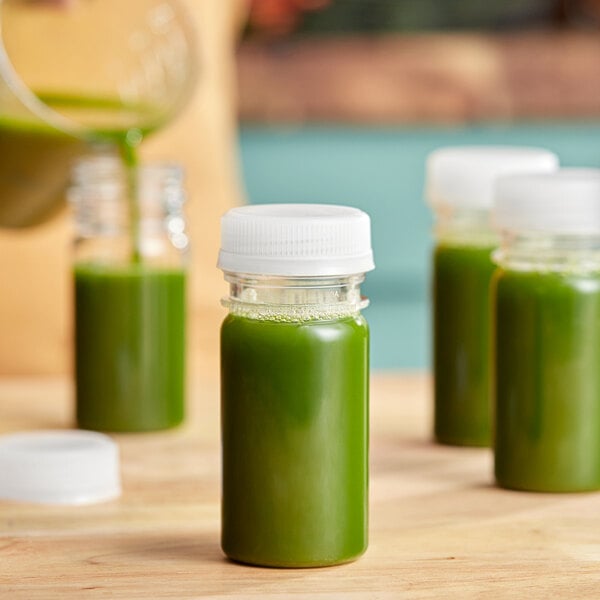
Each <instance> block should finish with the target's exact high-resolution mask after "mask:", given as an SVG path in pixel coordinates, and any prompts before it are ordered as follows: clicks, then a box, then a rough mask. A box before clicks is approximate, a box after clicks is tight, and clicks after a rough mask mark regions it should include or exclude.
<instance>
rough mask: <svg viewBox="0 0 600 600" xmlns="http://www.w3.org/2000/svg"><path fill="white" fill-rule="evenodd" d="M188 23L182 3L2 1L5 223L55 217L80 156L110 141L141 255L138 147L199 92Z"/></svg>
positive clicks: (0, 119)
mask: <svg viewBox="0 0 600 600" xmlns="http://www.w3.org/2000/svg"><path fill="white" fill-rule="evenodd" d="M189 23H190V19H189V16H188V15H187V14H186V13H185V11H184V9H183V8H182V7H181V6H180V5H179V4H178V2H177V1H176V0H168V1H165V0H128V2H126V3H124V2H122V0H102V2H98V1H97V0H73V1H72V2H69V3H65V6H64V7H57V6H56V3H52V2H47V3H44V2H43V1H38V2H27V1H24V0H0V227H5V228H22V227H29V226H32V225H36V224H39V223H42V222H44V221H46V220H48V219H49V218H51V217H52V216H53V215H54V214H55V213H56V212H57V211H58V210H60V208H61V207H62V206H63V204H64V201H65V188H66V186H67V184H68V181H69V176H70V170H71V167H72V165H73V162H74V161H75V160H76V159H77V158H78V157H79V156H81V155H82V154H85V153H87V152H89V151H90V149H91V148H93V147H94V146H95V145H98V144H101V145H102V146H103V147H106V146H107V145H109V146H111V147H112V148H113V149H114V151H115V152H117V153H119V154H120V156H121V158H122V161H123V165H124V168H125V170H126V173H127V181H128V191H129V194H128V195H129V207H130V215H129V217H130V222H131V232H132V259H133V260H134V261H137V260H138V258H139V247H138V246H139V244H138V240H137V220H138V214H137V212H138V208H137V198H136V185H135V182H136V172H135V168H136V164H137V149H138V146H139V144H140V143H141V142H142V140H143V139H144V137H145V136H147V135H148V134H150V133H152V132H153V131H155V130H157V129H159V128H160V127H161V126H163V125H164V124H166V123H167V122H168V121H170V120H171V119H172V118H173V117H174V116H175V115H176V114H177V112H178V111H179V110H180V108H181V106H182V105H183V103H184V102H185V101H186V100H187V99H188V98H189V96H190V95H191V91H192V89H193V86H194V83H195V75H196V73H197V65H196V55H195V40H194V33H193V31H191V29H190V25H189Z"/></svg>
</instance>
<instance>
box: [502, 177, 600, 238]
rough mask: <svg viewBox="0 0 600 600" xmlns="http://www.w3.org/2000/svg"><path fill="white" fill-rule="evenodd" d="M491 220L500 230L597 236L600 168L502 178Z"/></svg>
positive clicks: (599, 217)
mask: <svg viewBox="0 0 600 600" xmlns="http://www.w3.org/2000/svg"><path fill="white" fill-rule="evenodd" d="M492 221H493V224H494V226H495V227H496V228H497V229H499V230H502V231H512V232H524V233H525V232H545V233H553V234H558V235H560V234H566V235H569V234H575V235H585V234H591V235H600V169H560V170H558V171H555V172H554V173H538V174H528V175H511V176H505V177H501V178H499V179H498V181H497V182H496V186H495V201H494V211H493V214H492Z"/></svg>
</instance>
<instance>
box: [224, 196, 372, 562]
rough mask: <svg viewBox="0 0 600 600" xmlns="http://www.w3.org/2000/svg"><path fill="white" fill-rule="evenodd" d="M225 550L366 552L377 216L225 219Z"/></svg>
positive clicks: (242, 214)
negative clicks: (371, 275)
mask: <svg viewBox="0 0 600 600" xmlns="http://www.w3.org/2000/svg"><path fill="white" fill-rule="evenodd" d="M219 266H220V268H221V269H223V271H224V272H225V278H226V279H227V281H228V282H229V284H230V293H229V296H228V298H226V299H225V301H224V304H225V306H227V307H228V309H229V315H228V316H227V318H226V319H225V321H224V322H223V326H222V329H221V401H222V436H223V495H222V503H223V504H222V547H223V550H224V552H225V554H227V556H229V557H230V558H232V559H234V560H238V561H241V562H246V563H251V564H256V565H265V566H278V567H316V566H323V565H330V564H337V563H342V562H347V561H350V560H353V559H355V558H357V557H358V556H360V555H361V554H362V553H363V552H364V551H365V549H366V547H367V516H368V514H367V501H368V498H367V494H368V485H367V481H368V390H369V332H368V327H367V323H366V321H365V319H364V317H363V316H362V315H361V313H360V311H361V309H362V308H364V307H365V306H366V301H365V300H364V299H362V298H361V295H360V283H361V282H362V281H363V279H364V273H365V272H366V271H369V270H371V269H372V268H373V267H374V265H373V258H372V251H371V244H370V221H369V217H368V216H367V215H366V214H365V213H363V212H362V211H359V210H357V209H353V208H348V207H342V206H327V205H264V206H261V205H257V206H248V207H242V208H236V209H233V210H231V211H229V212H228V213H227V214H226V215H225V216H224V217H223V220H222V246H221V253H220V257H219Z"/></svg>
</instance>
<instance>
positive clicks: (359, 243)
mask: <svg viewBox="0 0 600 600" xmlns="http://www.w3.org/2000/svg"><path fill="white" fill-rule="evenodd" d="M218 267H219V268H220V269H222V270H223V271H228V272H233V273H247V274H253V275H259V274H260V275H281V276H309V277H310V276H313V277H319V276H337V275H340V276H341V275H353V274H358V273H365V272H367V271H371V270H372V269H374V268H375V265H374V263H373V251H372V249H371V221H370V219H369V215H367V214H366V213H365V212H363V211H362V210H358V209H357V208H350V207H348V206H335V205H329V204H258V205H253V206H242V207H239V208H233V209H231V210H230V211H228V212H227V213H226V214H225V215H224V216H223V217H222V219H221V251H220V252H219V262H218Z"/></svg>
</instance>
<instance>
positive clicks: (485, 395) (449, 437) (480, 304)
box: [433, 244, 495, 446]
mask: <svg viewBox="0 0 600 600" xmlns="http://www.w3.org/2000/svg"><path fill="white" fill-rule="evenodd" d="M493 249H494V246H491V245H490V246H469V245H450V244H440V245H438V246H437V247H436V249H435V253H434V265H433V346H434V435H435V438H436V440H437V441H438V442H441V443H444V444H454V445H459V446H489V445H490V443H491V419H490V404H491V402H490V393H489V386H490V366H489V360H490V358H489V345H490V314H489V313H490V306H489V302H490V299H489V298H490V295H489V286H490V280H491V278H492V274H493V272H494V269H495V266H494V264H493V263H492V259H491V254H492V251H493Z"/></svg>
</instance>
